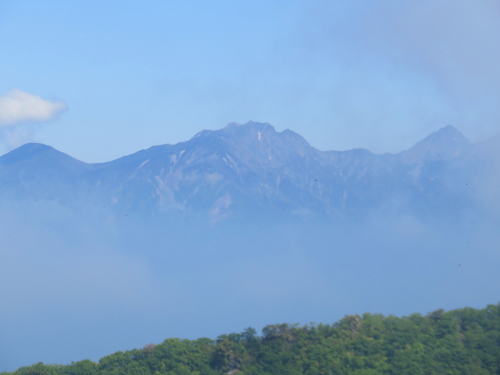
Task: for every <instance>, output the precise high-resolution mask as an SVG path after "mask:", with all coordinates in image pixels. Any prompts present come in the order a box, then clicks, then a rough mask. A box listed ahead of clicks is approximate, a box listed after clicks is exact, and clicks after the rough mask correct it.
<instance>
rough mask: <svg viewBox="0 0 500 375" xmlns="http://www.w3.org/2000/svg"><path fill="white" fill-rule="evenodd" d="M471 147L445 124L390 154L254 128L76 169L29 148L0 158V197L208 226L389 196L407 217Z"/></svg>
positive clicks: (343, 209) (358, 208)
mask: <svg viewBox="0 0 500 375" xmlns="http://www.w3.org/2000/svg"><path fill="white" fill-rule="evenodd" d="M475 147H476V148H477V146H476V145H473V144H471V143H470V142H469V141H468V140H467V139H466V138H465V137H464V136H463V135H462V134H461V133H460V132H459V131H458V130H457V129H455V128H454V127H452V126H450V125H448V126H446V127H444V128H441V129H440V130H438V131H437V132H434V133H432V134H431V135H429V136H428V137H426V138H424V139H423V140H422V141H420V142H418V143H417V144H416V145H414V146H413V147H412V148H410V149H408V150H405V151H402V152H400V153H397V154H390V153H385V154H375V153H373V152H371V151H369V150H366V149H353V150H348V151H320V150H317V149H316V148H314V147H313V146H311V145H310V144H309V143H308V142H307V141H306V140H305V139H304V138H303V137H302V136H300V135H299V134H297V133H295V132H293V131H291V130H288V129H286V130H283V131H282V132H277V131H276V130H275V128H274V127H273V126H272V125H270V124H268V123H257V122H247V123H246V124H237V123H229V124H228V125H226V126H225V127H224V128H222V129H219V130H214V131H211V130H203V131H201V132H199V133H197V134H196V135H194V136H193V137H192V138H191V139H189V140H188V141H184V142H180V143H177V144H173V145H171V144H165V145H157V146H152V147H150V148H148V149H144V150H140V151H138V152H135V153H133V154H130V155H126V156H123V157H121V158H118V159H115V160H112V161H109V162H105V163H93V164H88V163H84V162H81V161H78V160H76V159H74V158H72V157H71V156H69V155H66V154H64V153H61V152H59V151H57V150H55V149H53V148H52V147H50V146H46V145H42V144H34V143H32V144H26V145H23V146H21V147H19V148H17V149H16V150H13V151H11V152H10V153H8V154H5V155H3V156H1V157H0V198H1V197H2V196H12V194H14V195H16V196H18V197H23V195H24V197H37V199H56V200H60V197H64V199H63V201H64V202H70V201H71V199H73V200H74V201H82V202H83V201H91V202H93V203H95V204H98V205H101V206H103V207H109V208H110V209H116V208H119V209H120V210H132V211H142V212H149V213H154V212H157V211H158V210H160V211H158V212H170V211H178V212H184V213H186V212H204V214H205V215H206V216H207V217H209V218H210V220H212V221H214V222H216V221H223V220H226V219H228V218H230V217H235V216H236V217H239V216H245V213H246V212H250V211H251V210H254V209H257V211H258V210H261V211H262V212H264V211H269V210H271V211H273V210H274V211H277V212H278V211H279V212H282V213H285V214H287V215H296V214H297V213H299V212H312V213H315V214H318V215H320V216H325V215H326V216H334V217H341V216H345V215H347V216H352V215H355V216H356V215H359V214H360V213H361V212H362V211H366V210H369V209H372V208H375V207H378V206H380V205H383V204H385V203H383V202H387V201H389V200H394V197H397V196H405V197H407V198H405V200H406V201H408V202H411V206H413V208H415V207H417V206H419V205H424V206H431V205H432V204H434V203H435V202H434V201H433V199H431V197H432V196H433V195H436V194H437V192H440V194H441V193H442V191H443V189H445V187H444V185H446V183H445V182H444V181H441V180H440V179H439V178H438V177H437V176H434V177H432V176H430V177H429V174H431V173H437V172H436V169H435V168H434V167H432V165H434V164H435V163H436V162H438V163H441V164H443V163H444V164H443V165H448V164H449V163H450V162H456V161H457V160H459V159H460V158H461V157H464V156H470V155H473V154H474V149H475ZM455 164H456V163H455ZM472 164H474V163H472ZM429 168H431V169H429ZM432 168H434V169H432ZM471 168H472V167H471ZM439 173H441V174H440V175H443V173H442V172H439ZM26 181H31V183H30V184H27V183H26ZM448 190H449V189H448ZM453 194H454V193H453V192H452V191H450V199H451V200H453V199H454V197H453ZM467 199H469V198H466V200H467ZM431 201H432V203H430V202H431Z"/></svg>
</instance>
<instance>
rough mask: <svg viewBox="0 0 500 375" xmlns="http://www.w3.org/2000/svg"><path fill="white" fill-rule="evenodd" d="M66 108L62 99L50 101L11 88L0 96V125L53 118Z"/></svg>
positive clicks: (10, 125)
mask: <svg viewBox="0 0 500 375" xmlns="http://www.w3.org/2000/svg"><path fill="white" fill-rule="evenodd" d="M66 109H67V105H66V103H65V102H64V101H58V102H51V101H50V100H45V99H42V98H41V97H39V96H36V95H32V94H30V93H27V92H24V91H21V90H18V89H13V90H11V91H10V92H9V93H7V95H5V96H0V127H12V126H15V125H17V124H21V123H26V122H45V121H50V120H53V119H55V118H56V117H57V116H58V115H59V114H60V113H61V112H63V111H64V110H66Z"/></svg>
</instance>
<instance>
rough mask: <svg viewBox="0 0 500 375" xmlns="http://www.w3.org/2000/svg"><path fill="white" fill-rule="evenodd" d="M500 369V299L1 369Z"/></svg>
mask: <svg viewBox="0 0 500 375" xmlns="http://www.w3.org/2000/svg"><path fill="white" fill-rule="evenodd" d="M94 374H95V375H97V374H99V375H122V374H124V375H125V374H130V375H135V374H140V375H164V374H167V375H174V374H175V375H212V374H213V375H216V374H231V375H233V374H242V375H243V374H246V375H280V374H283V375H285V374H287V375H295V374H309V375H320V374H321V375H322V374H331V375H337V374H338V375H340V374H353V375H378V374H388V375H396V374H397V375H406V374H407V375H410V374H411V375H434V374H457V375H458V374H464V375H483V374H484V375H486V374H500V304H498V305H490V306H488V307H487V308H486V309H483V310H476V309H472V308H465V309H460V310H453V311H449V312H444V311H443V310H438V311H435V312H433V313H431V314H428V315H427V316H422V315H420V314H413V315H410V316H409V317H403V318H397V317H394V316H389V317H384V316H382V315H372V314H363V316H362V317H361V316H358V315H350V316H346V317H345V318H344V319H342V320H340V321H339V322H337V323H335V324H333V325H328V324H319V325H316V324H311V325H310V326H307V325H306V326H303V327H300V326H298V325H289V324H286V323H285V324H278V325H269V326H266V327H264V329H263V330H262V336H258V335H257V333H256V331H255V329H253V328H247V329H246V330H244V331H243V332H242V333H241V334H237V333H232V334H229V335H222V336H219V337H218V338H217V340H210V339H206V338H204V339H198V340H195V341H192V340H180V339H168V340H165V341H164V342H163V343H161V344H159V345H154V344H149V345H146V346H145V347H144V348H142V349H134V350H130V351H127V352H124V353H122V352H117V353H114V354H112V355H109V356H107V357H104V358H102V359H101V360H100V361H99V363H94V362H92V361H90V360H83V361H80V362H76V363H75V362H73V363H71V364H70V365H66V366H63V365H44V364H42V363H38V364H36V365H32V366H28V367H22V368H20V369H19V370H17V371H15V372H13V373H2V374H0V375H94Z"/></svg>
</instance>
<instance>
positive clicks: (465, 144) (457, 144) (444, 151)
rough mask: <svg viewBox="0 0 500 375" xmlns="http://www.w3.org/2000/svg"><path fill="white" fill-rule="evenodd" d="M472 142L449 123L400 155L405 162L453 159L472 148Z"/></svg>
mask: <svg viewBox="0 0 500 375" xmlns="http://www.w3.org/2000/svg"><path fill="white" fill-rule="evenodd" d="M471 147H472V146H471V143H470V142H469V140H468V139H467V138H465V136H464V135H463V134H462V133H461V132H460V131H459V130H457V129H456V128H455V127H454V126H452V125H447V126H445V127H443V128H441V129H439V130H438V131H436V132H434V133H432V134H431V135H429V136H428V137H426V138H424V139H423V140H421V141H420V142H418V143H417V144H416V145H415V146H413V147H412V148H410V149H409V150H406V151H403V152H401V153H400V154H399V155H400V157H401V159H402V161H403V162H405V163H421V162H429V161H436V160H451V159H453V158H456V157H457V156H460V155H462V154H464V153H466V152H469V151H470V149H471Z"/></svg>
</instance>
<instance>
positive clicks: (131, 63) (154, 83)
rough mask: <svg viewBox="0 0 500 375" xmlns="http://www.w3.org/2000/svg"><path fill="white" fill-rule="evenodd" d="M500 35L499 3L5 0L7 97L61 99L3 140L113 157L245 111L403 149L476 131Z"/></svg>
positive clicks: (493, 118) (245, 116)
mask: <svg viewBox="0 0 500 375" xmlns="http://www.w3.org/2000/svg"><path fill="white" fill-rule="evenodd" d="M498 45H500V2H498V1H497V0H476V1H469V0H434V1H427V0H421V1H416V0H414V1H405V2H400V1H394V0H382V1H374V0H358V1H354V2H352V1H351V2H346V1H307V2H306V1H295V0H291V1H287V2H282V1H272V0H268V1H258V0H257V1H255V0H254V1H238V2H231V1H217V2H203V1H183V2H173V1H150V2H147V3H144V2H132V1H106V2H102V1H86V2H67V1H44V2H36V1H24V0H19V1H7V0H0V46H1V47H0V48H1V53H0V66H1V69H0V96H2V97H3V98H4V99H5V98H6V97H7V98H8V97H9V95H10V94H11V93H12V90H15V89H17V90H20V91H21V92H23V93H28V94H30V95H33V96H35V97H41V98H42V99H44V100H45V101H50V102H52V103H56V104H58V105H59V107H58V108H59V109H58V110H57V111H56V110H54V113H52V115H51V116H49V117H50V118H36V117H32V118H24V119H23V118H20V119H19V121H17V122H15V123H9V124H3V125H0V130H1V132H2V139H3V142H2V146H1V149H0V152H2V153H4V152H7V151H8V150H10V149H12V148H13V147H16V146H18V145H20V144H22V143H24V142H28V141H35V142H41V143H45V144H49V145H51V146H53V147H55V148H57V149H59V150H61V151H63V152H66V153H68V154H70V155H72V156H74V157H77V158H79V159H81V160H84V161H87V162H99V161H107V160H111V159H114V158H117V157H120V156H123V155H125V154H129V153H132V152H135V151H137V150H139V149H142V148H147V147H150V146H152V145H155V144H163V143H176V142H179V141H184V140H187V139H189V138H190V137H192V136H193V135H194V134H195V133H197V132H198V131H200V130H202V129H218V128H221V127H223V126H225V125H226V124H227V123H229V122H232V121H236V122H240V123H244V122H247V121H249V120H254V121H262V122H269V123H271V124H272V125H274V126H275V127H276V129H277V130H284V129H286V128H290V129H292V130H294V131H296V132H298V133H299V134H301V135H303V136H304V137H305V138H306V139H307V140H308V141H309V142H310V143H311V144H312V145H313V146H315V147H317V148H319V149H322V150H326V149H336V150H345V149H350V148H355V147H364V148H368V149H370V150H372V151H375V152H387V151H388V152H397V151H400V150H402V149H405V148H408V147H410V146H411V145H413V144H414V143H415V142H417V141H418V140H420V139H421V138H422V137H424V136H426V135H427V134H429V133H430V132H432V131H434V130H437V129H438V128H440V127H442V126H445V125H447V124H452V125H455V126H456V127H457V128H458V129H460V130H461V131H462V132H463V133H464V134H465V135H466V136H467V137H469V138H470V139H471V140H473V141H481V140H484V139H486V138H488V137H490V136H492V135H493V134H496V133H497V132H498V130H499V126H498V123H499V118H500V113H499V111H498V100H499V99H500V89H498V87H500V73H499V72H498V69H497V67H496V64H497V62H498V61H499V57H500V56H499V55H500V52H498V48H497V46H498ZM0 112H1V108H0ZM0 114H1V113H0ZM0 117H1V116H0Z"/></svg>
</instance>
